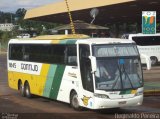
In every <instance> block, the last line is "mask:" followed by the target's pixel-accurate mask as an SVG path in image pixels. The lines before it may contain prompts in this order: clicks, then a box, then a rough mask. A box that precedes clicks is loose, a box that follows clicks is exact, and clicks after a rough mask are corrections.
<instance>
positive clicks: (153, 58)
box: [150, 57, 158, 66]
mask: <svg viewBox="0 0 160 119" xmlns="http://www.w3.org/2000/svg"><path fill="white" fill-rule="evenodd" d="M150 59H151V65H152V66H155V65H156V64H157V63H158V59H157V57H151V58H150Z"/></svg>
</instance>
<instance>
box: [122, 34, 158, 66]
mask: <svg viewBox="0 0 160 119" xmlns="http://www.w3.org/2000/svg"><path fill="white" fill-rule="evenodd" d="M122 38H126V39H129V40H133V41H135V42H136V44H137V45H138V49H139V52H140V54H143V55H146V56H148V57H149V58H150V60H151V65H153V66H154V65H157V64H158V62H160V33H157V34H141V33H139V34H127V35H123V37H122ZM141 60H142V63H146V59H145V57H142V58H141Z"/></svg>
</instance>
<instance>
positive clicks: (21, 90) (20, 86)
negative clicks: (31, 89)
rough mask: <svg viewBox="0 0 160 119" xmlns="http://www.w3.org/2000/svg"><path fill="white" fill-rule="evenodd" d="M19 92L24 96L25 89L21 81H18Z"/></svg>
mask: <svg viewBox="0 0 160 119" xmlns="http://www.w3.org/2000/svg"><path fill="white" fill-rule="evenodd" d="M19 92H20V95H21V96H22V97H25V89H24V86H23V84H22V82H20V83H19Z"/></svg>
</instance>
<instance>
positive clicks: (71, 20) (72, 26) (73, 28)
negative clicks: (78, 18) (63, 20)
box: [65, 0, 76, 35]
mask: <svg viewBox="0 0 160 119" xmlns="http://www.w3.org/2000/svg"><path fill="white" fill-rule="evenodd" d="M65 2H66V6H67V10H68V15H69V19H70V25H71V30H72V34H74V35H75V34H76V32H75V27H74V24H73V19H72V14H71V12H70V10H69V4H68V1H67V0H65Z"/></svg>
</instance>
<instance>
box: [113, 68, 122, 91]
mask: <svg viewBox="0 0 160 119" xmlns="http://www.w3.org/2000/svg"><path fill="white" fill-rule="evenodd" d="M117 67H118V71H119V73H120V74H121V71H120V68H119V66H118V65H117ZM120 74H119V75H118V76H117V79H116V81H115V83H114V84H113V86H112V90H114V87H115V86H116V84H117V82H118V79H119V77H120ZM120 78H121V77H120Z"/></svg>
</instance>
